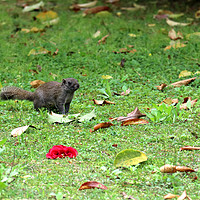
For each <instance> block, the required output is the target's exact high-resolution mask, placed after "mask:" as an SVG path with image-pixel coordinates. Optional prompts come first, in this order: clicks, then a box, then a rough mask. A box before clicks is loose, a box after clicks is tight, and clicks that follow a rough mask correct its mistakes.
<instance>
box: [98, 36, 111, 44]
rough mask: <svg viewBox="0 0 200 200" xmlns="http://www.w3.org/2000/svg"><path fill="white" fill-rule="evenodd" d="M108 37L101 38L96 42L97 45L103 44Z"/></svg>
mask: <svg viewBox="0 0 200 200" xmlns="http://www.w3.org/2000/svg"><path fill="white" fill-rule="evenodd" d="M108 36H109V34H108V35H106V36H104V37H102V38H101V39H100V40H99V41H98V44H105V42H106V39H107V37H108Z"/></svg>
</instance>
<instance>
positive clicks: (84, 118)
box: [78, 110, 96, 122]
mask: <svg viewBox="0 0 200 200" xmlns="http://www.w3.org/2000/svg"><path fill="white" fill-rule="evenodd" d="M94 117H96V114H95V110H93V111H92V112H90V113H87V114H85V115H83V116H81V117H80V118H79V120H78V121H79V122H83V121H90V120H91V119H92V118H94Z"/></svg>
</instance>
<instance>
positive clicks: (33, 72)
mask: <svg viewBox="0 0 200 200" xmlns="http://www.w3.org/2000/svg"><path fill="white" fill-rule="evenodd" d="M28 71H29V72H32V75H34V74H39V73H38V71H37V70H35V69H29V70H28Z"/></svg>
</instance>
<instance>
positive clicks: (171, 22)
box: [166, 18, 190, 26]
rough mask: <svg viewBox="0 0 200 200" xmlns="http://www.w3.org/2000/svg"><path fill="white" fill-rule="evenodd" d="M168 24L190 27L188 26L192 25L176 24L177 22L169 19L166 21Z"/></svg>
mask: <svg viewBox="0 0 200 200" xmlns="http://www.w3.org/2000/svg"><path fill="white" fill-rule="evenodd" d="M166 22H167V24H168V25H169V26H188V25H190V23H180V22H175V21H172V20H170V19H168V18H167V19H166Z"/></svg>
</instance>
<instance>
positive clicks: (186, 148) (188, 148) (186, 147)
mask: <svg viewBox="0 0 200 200" xmlns="http://www.w3.org/2000/svg"><path fill="white" fill-rule="evenodd" d="M180 150H181V151H182V150H200V147H191V146H185V147H181V148H180Z"/></svg>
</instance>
